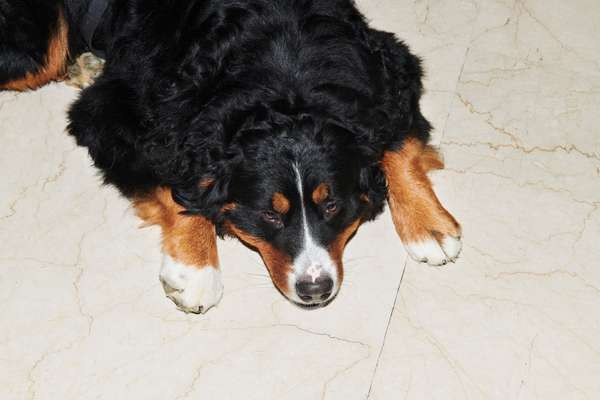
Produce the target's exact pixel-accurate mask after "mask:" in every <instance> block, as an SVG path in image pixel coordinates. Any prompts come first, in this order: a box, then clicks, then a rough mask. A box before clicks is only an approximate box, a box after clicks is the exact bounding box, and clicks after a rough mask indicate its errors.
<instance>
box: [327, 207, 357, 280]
mask: <svg viewBox="0 0 600 400" xmlns="http://www.w3.org/2000/svg"><path fill="white" fill-rule="evenodd" d="M361 223H362V221H361V220H360V219H357V220H356V221H354V222H353V223H351V224H350V225H348V227H347V228H346V229H344V230H343V231H342V232H340V234H339V235H338V236H337V238H335V240H334V241H333V242H332V243H331V245H330V246H329V255H330V257H331V259H332V260H333V261H334V262H335V264H336V266H337V269H338V276H339V278H340V282H341V280H342V278H343V274H344V269H343V265H342V256H343V255H344V248H345V247H346V244H347V243H348V239H350V237H351V236H352V235H353V234H354V232H356V230H357V229H358V227H359V226H360V224H361Z"/></svg>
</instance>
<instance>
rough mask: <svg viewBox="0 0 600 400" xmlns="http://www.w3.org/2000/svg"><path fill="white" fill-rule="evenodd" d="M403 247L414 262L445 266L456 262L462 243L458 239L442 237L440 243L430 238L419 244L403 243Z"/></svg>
mask: <svg viewBox="0 0 600 400" xmlns="http://www.w3.org/2000/svg"><path fill="white" fill-rule="evenodd" d="M404 247H405V248H406V251H407V252H408V254H409V255H410V256H411V257H412V258H413V259H414V260H415V261H419V262H426V263H427V264H429V265H445V264H447V263H448V262H454V260H456V258H457V257H458V254H459V253H460V249H461V248H462V243H461V241H460V238H455V237H452V236H444V237H443V239H442V240H441V242H438V241H437V240H435V239H434V238H431V239H427V240H424V241H420V242H409V243H405V244H404Z"/></svg>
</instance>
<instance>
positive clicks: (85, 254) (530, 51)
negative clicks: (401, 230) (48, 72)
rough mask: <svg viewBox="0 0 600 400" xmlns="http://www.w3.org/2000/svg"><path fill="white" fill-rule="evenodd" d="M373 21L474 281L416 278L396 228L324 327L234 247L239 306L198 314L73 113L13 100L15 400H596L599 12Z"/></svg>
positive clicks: (418, 0)
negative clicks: (102, 173) (409, 54)
mask: <svg viewBox="0 0 600 400" xmlns="http://www.w3.org/2000/svg"><path fill="white" fill-rule="evenodd" d="M357 3H358V5H359V7H360V8H361V9H362V10H363V11H364V12H365V14H366V15H367V17H368V18H369V19H370V20H371V22H372V24H373V25H374V26H375V27H378V28H380V29H385V30H389V31H394V32H396V33H397V34H398V35H399V37H401V38H403V39H404V40H405V41H406V42H407V43H408V44H409V45H410V46H411V48H412V49H413V50H414V51H415V52H416V53H417V54H419V55H420V56H421V57H422V58H423V61H424V66H425V68H426V70H427V78H426V80H425V86H426V89H427V93H426V95H425V97H424V99H423V103H422V104H423V110H424V113H425V114H426V115H427V117H428V118H429V119H430V120H431V121H432V122H433V124H434V125H435V127H436V130H435V132H434V136H433V142H434V143H435V144H436V145H439V147H440V148H441V151H442V153H443V154H444V157H445V161H446V166H447V168H446V169H445V170H443V171H438V172H435V173H433V174H432V179H433V181H434V183H435V187H436V190H437V192H438V194H439V196H440V198H441V199H442V201H443V203H444V204H445V205H446V206H447V207H448V209H449V210H451V211H452V213H453V214H454V215H455V216H456V217H457V219H458V220H459V221H461V223H462V225H463V229H464V249H463V253H462V255H461V257H460V258H459V260H458V261H457V262H456V263H455V264H452V265H449V266H447V267H444V268H434V267H427V266H423V265H419V264H416V263H414V262H413V261H411V260H410V259H408V258H407V256H406V254H405V252H404V250H403V248H402V246H401V244H400V242H399V240H398V238H397V237H396V235H395V232H394V228H393V226H392V223H391V220H390V218H389V215H388V214H387V213H386V214H385V215H383V216H382V217H381V218H380V219H379V220H377V221H376V222H374V223H371V224H368V225H366V226H364V227H363V228H362V229H361V230H360V231H359V233H358V235H357V237H356V238H355V239H354V240H353V241H352V243H351V244H350V245H349V248H348V251H347V253H346V259H347V260H346V262H345V264H346V275H347V277H346V281H345V283H344V287H343V288H342V291H341V292H340V294H339V296H338V298H337V299H336V300H335V301H334V302H333V303H332V304H331V305H330V306H329V307H327V308H325V309H321V310H317V311H310V312H309V311H304V310H301V309H297V308H295V307H294V306H292V305H290V304H289V303H288V302H287V301H286V300H285V299H283V298H282V297H281V296H280V295H279V294H278V293H277V292H276V291H275V289H274V288H273V287H272V284H271V282H270V279H269V277H268V275H267V272H266V270H265V268H264V267H263V266H262V263H261V261H260V258H259V257H258V256H257V255H256V254H253V253H251V252H249V251H248V250H247V249H246V248H245V247H243V246H241V245H239V244H238V243H236V242H234V241H224V242H220V243H219V246H220V254H221V256H222V265H223V282H224V284H225V294H224V297H223V300H222V302H221V303H220V304H219V305H218V306H217V307H216V308H215V309H213V310H211V311H210V312H208V313H207V314H205V315H201V316H198V315H186V314H183V313H181V312H179V311H177V310H176V309H175V307H174V306H173V305H172V303H171V302H170V301H169V300H168V299H166V298H165V297H164V295H163V293H162V290H161V288H160V283H159V281H158V278H157V277H158V269H159V266H160V257H161V255H160V251H159V241H160V238H159V232H158V230H157V229H156V228H144V229H140V228H139V225H140V221H139V220H138V219H137V218H136V217H135V216H134V215H133V211H132V210H131V207H130V205H129V204H128V203H127V201H125V200H124V199H123V198H121V197H120V196H119V195H118V194H117V192H116V191H115V190H114V189H112V188H110V187H105V186H102V185H101V183H100V180H99V178H98V176H97V174H96V172H95V170H94V169H93V168H92V166H91V162H90V159H89V157H88V156H87V154H86V153H85V151H84V150H83V149H81V148H77V147H76V146H75V144H74V142H73V140H72V139H71V138H70V137H68V136H67V135H66V134H65V132H64V130H65V125H66V119H65V111H66V109H67V107H68V105H69V104H70V102H71V101H73V99H74V98H76V96H77V92H76V91H75V90H74V89H72V88H70V87H67V86H65V85H62V84H53V85H49V86H47V87H45V88H43V89H41V90H38V91H36V92H30V93H23V94H15V93H7V92H3V93H0V137H1V138H2V149H1V150H0V152H1V157H0V170H1V171H2V179H0V300H1V301H0V327H1V328H2V329H0V398H2V399H6V400H13V399H15V400H17V399H19V400H21V399H29V400H34V399H61V400H70V399H77V400H80V399H111V400H114V399H344V400H346V399H367V398H369V399H394V400H395V399H443V400H448V399H499V400H506V399H544V400H549V399H561V400H562V399H596V398H598V396H600V379H598V377H599V376H600V339H599V338H600V314H599V313H598V309H599V306H600V269H599V267H600V262H599V261H598V260H600V130H599V128H598V125H599V124H600V54H599V52H598V44H599V43H600V42H599V41H600V24H599V23H598V21H600V3H598V2H597V1H594V0H574V1H568V2H566V1H560V0H471V1H467V0H415V1H399V0H359V1H357Z"/></svg>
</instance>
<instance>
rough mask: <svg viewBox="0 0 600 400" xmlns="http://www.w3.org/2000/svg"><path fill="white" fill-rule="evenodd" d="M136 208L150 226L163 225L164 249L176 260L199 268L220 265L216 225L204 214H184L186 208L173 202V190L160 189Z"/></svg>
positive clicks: (137, 204) (137, 202)
mask: <svg viewBox="0 0 600 400" xmlns="http://www.w3.org/2000/svg"><path fill="white" fill-rule="evenodd" d="M134 207H135V208H136V212H137V215H138V216H139V217H140V218H142V219H143V220H144V221H145V223H146V225H159V226H160V227H161V228H162V241H163V251H164V252H165V253H166V254H168V255H169V256H170V257H172V258H173V259H174V260H177V261H180V262H182V263H184V264H186V265H190V266H196V267H199V268H201V267H204V266H207V265H211V266H214V267H218V265H219V256H218V253H217V237H216V232H215V226H214V225H213V224H212V222H210V221H209V220H208V219H206V218H204V217H201V216H197V215H182V214H180V212H181V211H183V210H184V209H183V207H181V206H180V205H178V204H177V203H175V202H174V201H173V199H172V197H171V190H170V189H168V188H159V189H156V190H155V191H154V193H153V194H152V195H150V196H147V197H144V198H141V199H137V200H135V201H134Z"/></svg>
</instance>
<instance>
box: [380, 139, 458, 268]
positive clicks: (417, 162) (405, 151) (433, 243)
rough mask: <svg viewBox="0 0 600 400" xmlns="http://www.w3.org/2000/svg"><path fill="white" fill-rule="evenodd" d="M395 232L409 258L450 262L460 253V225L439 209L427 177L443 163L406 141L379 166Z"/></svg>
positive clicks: (434, 154)
mask: <svg viewBox="0 0 600 400" xmlns="http://www.w3.org/2000/svg"><path fill="white" fill-rule="evenodd" d="M381 165H382V168H383V171H384V173H385V176H386V179H387V183H388V203H389V206H390V211H391V213H392V218H393V221H394V226H395V227H396V232H398V235H400V238H401V239H402V242H403V243H404V245H405V246H406V247H407V250H408V251H409V253H410V254H411V256H412V257H413V258H415V259H417V260H418V261H427V262H429V263H430V264H434V265H439V264H445V263H446V262H448V261H453V260H454V259H455V258H456V257H457V256H458V252H459V251H460V241H459V238H460V235H461V229H460V225H459V224H458V222H456V220H455V219H454V217H453V216H452V215H451V214H450V213H449V212H448V211H446V209H445V208H444V207H443V206H442V204H441V203H440V201H439V200H438V198H437V196H436V195H435V193H434V191H433V188H432V186H431V181H430V180H429V178H428V177H427V172H428V171H429V170H432V169H441V168H443V166H444V164H443V162H442V161H441V160H440V158H439V155H438V154H437V152H436V151H435V149H433V148H432V147H430V146H425V145H423V144H422V143H421V142H420V141H419V140H416V139H407V140H406V141H405V142H404V145H403V147H402V149H400V150H398V151H389V152H386V153H385V155H384V157H383V161H382V163H381Z"/></svg>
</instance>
